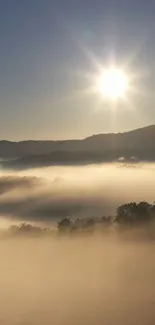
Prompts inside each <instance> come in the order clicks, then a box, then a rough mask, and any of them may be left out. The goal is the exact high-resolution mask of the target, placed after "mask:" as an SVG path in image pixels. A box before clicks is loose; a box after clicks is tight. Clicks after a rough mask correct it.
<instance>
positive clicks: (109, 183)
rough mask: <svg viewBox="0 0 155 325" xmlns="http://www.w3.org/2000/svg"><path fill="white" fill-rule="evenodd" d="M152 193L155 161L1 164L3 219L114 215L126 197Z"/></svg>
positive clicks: (42, 220) (151, 198)
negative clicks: (10, 167)
mask: <svg viewBox="0 0 155 325" xmlns="http://www.w3.org/2000/svg"><path fill="white" fill-rule="evenodd" d="M154 193H155V165H153V164H140V163H139V164H136V165H135V166H133V165H121V164H102V165H100V164H99V165H88V166H82V167H81V166H80V167H49V168H40V169H32V170H25V171H16V172H15V171H12V172H11V171H9V172H7V171H6V170H5V171H3V170H2V169H1V171H0V215H1V224H2V225H3V226H5V225H6V226H7V225H8V224H9V223H10V222H11V223H12V222H17V221H26V222H34V223H37V222H38V223H49V222H55V221H57V220H58V219H61V218H64V217H70V218H77V217H95V216H97V217H98V216H103V215H109V214H111V215H114V214H115V211H116V208H117V207H118V205H120V204H123V203H125V202H129V201H143V200H146V201H148V202H154V199H155V195H154Z"/></svg>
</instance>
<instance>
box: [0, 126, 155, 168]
mask: <svg viewBox="0 0 155 325" xmlns="http://www.w3.org/2000/svg"><path fill="white" fill-rule="evenodd" d="M154 140H155V126H154V125H153V126H148V127H145V128H141V129H137V130H134V131H130V132H125V133H116V134H114V133H113V134H99V135H93V136H91V137H88V138H86V139H84V140H67V141H23V142H18V143H15V142H8V141H1V142H0V156H1V157H2V158H4V157H6V158H15V157H18V158H17V159H14V160H12V161H8V162H3V166H5V167H11V166H13V167H19V166H20V167H22V166H23V167H31V166H32V167H35V166H50V165H57V164H87V163H95V162H103V161H114V160H116V159H118V158H119V157H125V158H126V160H130V159H131V157H133V156H136V157H137V158H138V159H139V160H149V161H154V160H155V141H154Z"/></svg>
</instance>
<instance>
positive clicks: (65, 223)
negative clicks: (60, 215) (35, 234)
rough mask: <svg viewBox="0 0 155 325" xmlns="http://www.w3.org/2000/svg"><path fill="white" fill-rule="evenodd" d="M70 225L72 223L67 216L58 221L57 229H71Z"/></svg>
mask: <svg viewBox="0 0 155 325" xmlns="http://www.w3.org/2000/svg"><path fill="white" fill-rule="evenodd" d="M72 225H73V223H72V221H71V220H70V219H69V218H64V219H62V220H60V222H59V223H58V229H59V230H61V231H66V230H71V228H72Z"/></svg>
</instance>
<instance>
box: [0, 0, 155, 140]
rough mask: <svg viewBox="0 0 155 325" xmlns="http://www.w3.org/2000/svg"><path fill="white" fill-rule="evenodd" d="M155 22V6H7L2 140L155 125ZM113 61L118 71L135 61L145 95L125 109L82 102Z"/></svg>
mask: <svg viewBox="0 0 155 325" xmlns="http://www.w3.org/2000/svg"><path fill="white" fill-rule="evenodd" d="M154 16H155V3H154V1H143V0H141V1H140V0H138V1H136V0H130V1H127V0H124V1H123V0H115V1H114V0H113V1H108V0H106V1H104V0H102V1H99V0H96V1H95V0H94V1H92V0H89V1H88V0H87V1H86V0H83V1H82V0H79V1H75V0H65V1H63V0H58V1H52V0H31V1H30V0H22V1H21V0H14V1H12V0H5V1H0V139H10V140H21V139H66V138H79V137H80V138H81V137H85V136H88V135H91V134H94V133H104V132H117V131H124V130H129V129H133V128H136V127H140V126H143V125H148V124H154V123H155V95H154V93H153V90H154V86H155V77H154V74H155V64H154V56H155V32H154V31H155V21H154ZM111 55H113V56H114V57H115V60H116V62H117V65H118V66H121V65H123V64H124V62H128V61H129V59H130V63H129V64H128V70H129V71H130V70H131V71H132V72H133V73H137V72H138V73H140V75H141V76H140V77H139V79H137V80H135V84H134V85H133V87H135V89H137V88H138V89H139V90H140V91H139V92H138V93H136V94H131V96H129V98H128V101H129V103H130V105H128V104H127V103H126V102H123V101H120V102H119V104H118V105H117V109H113V107H112V105H111V103H108V104H107V103H105V102H104V101H103V102H102V100H101V99H100V98H99V95H98V96H97V95H94V94H91V93H90V94H87V95H86V94H85V95H82V94H83V92H84V91H85V90H86V89H87V88H89V86H90V80H89V78H88V77H86V76H88V75H91V76H94V75H96V74H98V73H99V72H98V70H97V69H96V65H95V64H94V62H100V64H102V65H103V66H104V65H106V64H107V62H108V60H109V59H110V57H111ZM94 58H95V60H94ZM143 71H145V73H143ZM94 83H95V78H94ZM92 84H93V77H92V78H91V85H92Z"/></svg>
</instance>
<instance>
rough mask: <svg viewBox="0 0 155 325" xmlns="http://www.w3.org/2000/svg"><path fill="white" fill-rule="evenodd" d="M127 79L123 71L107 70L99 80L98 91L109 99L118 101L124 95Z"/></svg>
mask: <svg viewBox="0 0 155 325" xmlns="http://www.w3.org/2000/svg"><path fill="white" fill-rule="evenodd" d="M127 86H128V79H127V76H126V74H125V72H124V71H123V70H119V69H117V68H109V69H106V70H104V71H103V73H102V74H101V76H100V78H99V91H100V92H101V93H102V95H103V96H105V97H107V98H109V99H113V100H114V99H118V98H120V97H123V96H124V95H125V92H126V90H127Z"/></svg>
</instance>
